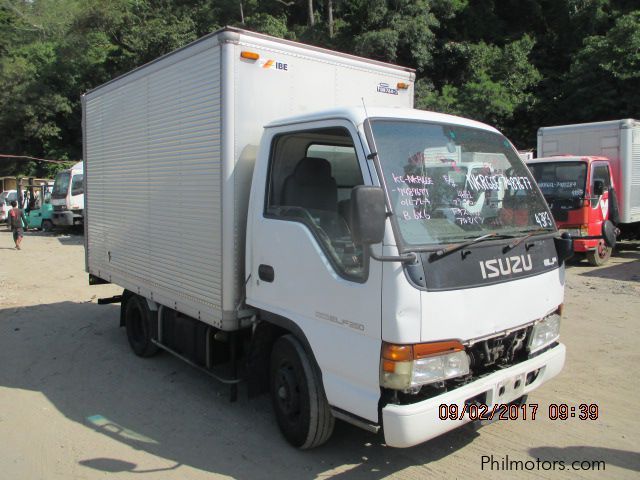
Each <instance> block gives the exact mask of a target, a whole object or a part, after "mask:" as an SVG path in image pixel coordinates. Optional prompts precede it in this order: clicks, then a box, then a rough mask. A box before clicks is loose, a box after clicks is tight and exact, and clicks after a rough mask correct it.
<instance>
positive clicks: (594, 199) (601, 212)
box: [589, 162, 611, 235]
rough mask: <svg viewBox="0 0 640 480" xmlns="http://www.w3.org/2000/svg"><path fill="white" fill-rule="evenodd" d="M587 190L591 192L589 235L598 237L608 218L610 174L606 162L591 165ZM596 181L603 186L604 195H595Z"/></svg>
mask: <svg viewBox="0 0 640 480" xmlns="http://www.w3.org/2000/svg"><path fill="white" fill-rule="evenodd" d="M589 176H590V180H589V188H590V192H591V202H590V203H591V208H590V209H589V235H599V234H600V232H601V229H602V222H603V221H604V220H606V219H607V218H609V189H610V188H611V173H610V171H609V165H608V164H607V163H606V162H593V163H592V164H591V172H590V175H589ZM596 181H600V182H602V183H603V185H604V193H603V194H602V195H595V194H594V188H595V183H596Z"/></svg>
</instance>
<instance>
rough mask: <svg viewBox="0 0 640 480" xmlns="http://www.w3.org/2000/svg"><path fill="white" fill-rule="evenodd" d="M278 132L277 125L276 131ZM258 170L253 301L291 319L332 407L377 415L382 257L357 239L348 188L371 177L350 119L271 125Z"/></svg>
mask: <svg viewBox="0 0 640 480" xmlns="http://www.w3.org/2000/svg"><path fill="white" fill-rule="evenodd" d="M270 130H273V131H270ZM261 152H262V153H264V154H265V155H267V152H269V153H268V155H269V163H268V168H264V172H263V173H262V174H261V173H259V169H260V167H256V173H255V174H254V184H253V190H252V195H251V201H250V202H251V203H250V208H249V211H250V212H251V213H250V215H253V220H252V221H251V220H250V221H249V222H248V232H247V239H248V242H251V243H250V245H249V244H248V246H247V252H248V262H250V269H248V274H250V278H249V280H248V284H247V303H250V304H251V305H253V306H255V307H258V308H261V309H262V310H265V311H268V312H270V313H273V314H276V315H278V317H279V318H282V319H286V321H289V322H292V323H293V324H295V326H296V329H299V332H301V334H302V335H304V336H305V337H306V341H308V344H309V345H310V347H311V349H312V351H313V356H314V357H315V360H316V361H317V363H318V365H319V366H320V368H321V371H322V378H323V383H324V388H325V391H326V394H327V399H328V401H329V403H330V405H332V406H334V407H338V408H341V409H343V410H346V411H349V412H354V413H356V412H357V413H356V414H357V415H359V416H361V417H363V418H367V419H369V420H372V421H377V419H378V411H377V406H378V398H379V395H380V389H379V362H380V345H381V339H380V335H381V288H382V287H381V285H382V280H381V278H382V275H381V264H380V263H379V262H375V261H370V260H369V258H368V255H365V254H364V252H363V249H362V247H361V246H359V245H355V244H354V242H353V240H352V238H351V227H350V221H351V219H350V195H351V191H352V189H353V188H354V187H355V186H357V185H362V184H371V175H370V172H369V169H368V165H367V161H366V160H365V159H364V154H363V149H362V145H361V143H360V140H359V137H358V135H357V134H356V132H355V129H354V128H353V127H352V126H351V125H350V124H349V123H348V122H346V121H345V122H338V123H336V121H331V122H314V123H313V124H305V126H304V127H302V126H296V127H292V126H289V127H283V128H280V129H269V130H267V133H266V134H265V138H264V140H263V146H262V149H261Z"/></svg>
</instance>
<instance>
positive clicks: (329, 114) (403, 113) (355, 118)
mask: <svg viewBox="0 0 640 480" xmlns="http://www.w3.org/2000/svg"><path fill="white" fill-rule="evenodd" d="M367 117H368V118H372V119H375V118H386V119H399V120H422V121H427V122H435V123H447V124H454V125H461V126H464V127H471V128H479V129H482V130H488V131H491V132H495V133H500V132H499V131H498V130H496V129H495V128H494V127H492V126H490V125H487V124H484V123H481V122H477V121H475V120H470V119H468V118H462V117H457V116H455V115H448V114H445V113H437V112H430V111H426V110H417V109H414V108H399V107H398V108H394V107H373V108H367V109H366V111H365V108H364V107H362V106H353V107H339V108H332V109H327V110H319V111H316V112H312V113H305V114H302V115H296V116H293V117H288V118H285V119H281V120H275V121H273V122H270V123H269V124H267V125H266V126H265V128H273V127H281V126H285V125H292V124H296V123H307V122H313V121H320V120H327V119H328V118H343V119H345V120H350V121H351V122H353V124H355V125H360V124H362V123H363V122H364V121H365V119H366V118H367Z"/></svg>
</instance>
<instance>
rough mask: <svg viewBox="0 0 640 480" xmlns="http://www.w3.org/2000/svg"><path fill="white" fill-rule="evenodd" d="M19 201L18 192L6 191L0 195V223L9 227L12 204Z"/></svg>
mask: <svg viewBox="0 0 640 480" xmlns="http://www.w3.org/2000/svg"><path fill="white" fill-rule="evenodd" d="M13 201H16V202H17V201H18V192H17V190H5V191H4V192H2V193H0V222H5V223H6V224H7V225H9V210H11V202H13Z"/></svg>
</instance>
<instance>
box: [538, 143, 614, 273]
mask: <svg viewBox="0 0 640 480" xmlns="http://www.w3.org/2000/svg"><path fill="white" fill-rule="evenodd" d="M527 165H528V167H529V168H530V169H531V173H533V176H534V177H535V179H536V182H537V183H538V186H539V187H540V190H541V191H542V194H543V195H544V197H545V200H546V201H547V203H548V204H549V207H550V208H551V212H552V214H553V218H554V219H555V221H556V223H557V225H558V228H559V229H560V231H561V232H567V233H569V234H570V235H571V236H572V237H573V238H574V243H573V245H574V249H575V252H577V253H579V254H583V255H585V256H586V258H587V260H588V261H589V263H590V264H592V265H594V266H598V265H604V264H605V263H606V262H607V261H608V260H609V258H610V257H611V251H612V249H611V247H608V246H606V245H605V243H604V240H602V239H582V238H580V237H587V236H597V235H599V234H600V232H601V231H602V224H603V222H604V221H605V220H615V218H614V215H612V210H614V211H615V207H613V208H612V202H615V199H612V197H613V195H614V189H615V185H614V181H613V177H612V165H611V160H609V159H608V158H607V157H601V156H575V155H559V156H553V157H542V158H536V159H531V160H529V161H528V162H527Z"/></svg>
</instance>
